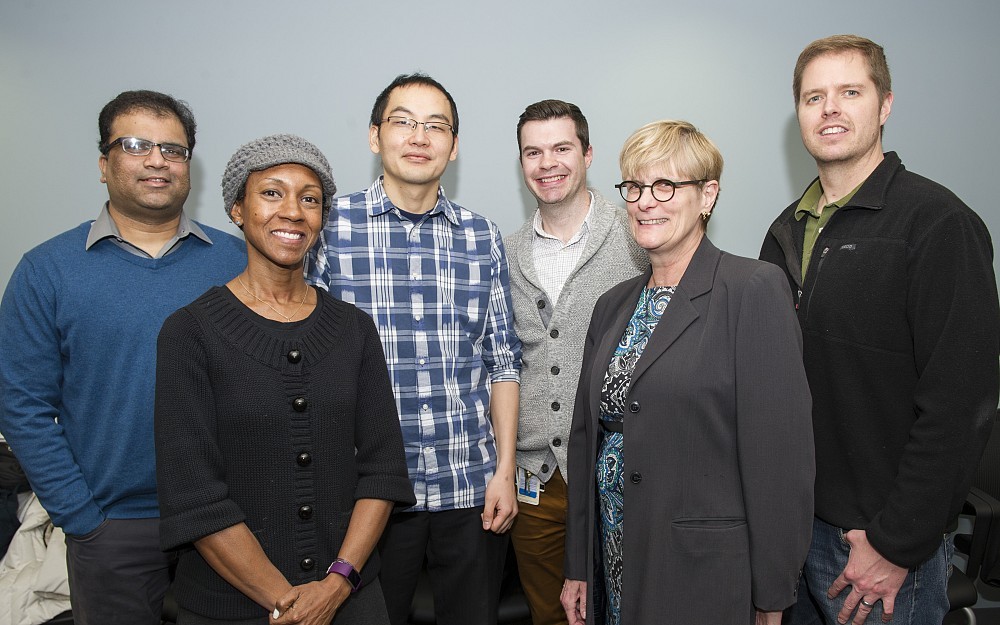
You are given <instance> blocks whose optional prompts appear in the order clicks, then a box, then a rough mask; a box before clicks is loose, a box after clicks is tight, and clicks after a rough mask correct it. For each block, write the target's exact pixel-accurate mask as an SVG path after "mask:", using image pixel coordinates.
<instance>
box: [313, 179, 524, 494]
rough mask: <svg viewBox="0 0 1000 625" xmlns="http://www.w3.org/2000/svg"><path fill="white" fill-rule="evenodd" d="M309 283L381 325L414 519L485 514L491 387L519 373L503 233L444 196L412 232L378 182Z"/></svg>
mask: <svg viewBox="0 0 1000 625" xmlns="http://www.w3.org/2000/svg"><path fill="white" fill-rule="evenodd" d="M306 274H307V276H308V278H309V280H310V281H311V282H313V283H315V284H317V285H318V286H320V287H322V288H326V289H327V290H329V292H330V293H331V294H332V295H334V296H335V297H338V298H340V299H342V300H344V301H346V302H351V303H353V304H355V305H356V306H358V307H359V308H361V309H362V310H364V311H366V312H367V313H368V314H370V315H371V316H372V318H373V319H374V320H375V325H376V326H378V331H379V336H380V337H381V338H382V348H383V349H384V350H385V360H386V364H387V365H388V367H389V375H390V377H391V379H392V384H393V391H394V392H395V395H396V405H397V407H398V408H399V421H400V425H401V427H402V430H403V443H404V445H405V447H406V464H407V467H408V468H409V472H410V481H411V482H413V491H414V494H415V495H416V497H417V504H416V505H415V506H413V507H412V508H410V510H430V511H437V510H451V509H456V508H471V507H473V506H480V505H483V503H484V501H485V493H486V484H487V482H488V481H489V480H490V478H492V477H493V473H494V472H495V470H496V445H495V443H494V440H493V431H492V427H491V424H490V419H489V402H490V392H489V383H490V382H503V381H515V382H516V381H518V379H519V371H520V368H521V343H520V341H519V340H518V338H517V335H516V334H514V324H513V312H512V308H511V299H510V278H509V275H508V273H507V258H506V256H505V254H504V249H503V242H502V240H501V237H500V231H499V230H498V228H497V226H496V224H494V223H493V222H491V221H490V220H488V219H486V218H484V217H481V216H479V215H476V214H475V213H473V212H471V211H469V210H467V209H465V208H462V207H461V206H458V205H457V204H453V203H451V202H449V201H448V198H446V197H445V195H444V190H443V189H439V190H438V201H437V205H435V207H434V208H433V209H432V210H431V211H430V212H428V213H427V214H426V215H425V216H424V217H422V218H421V219H419V220H417V222H416V223H414V222H413V221H411V220H410V219H408V218H407V217H404V216H402V215H400V213H399V209H398V208H396V206H394V205H393V203H392V201H391V200H389V198H388V197H387V196H386V194H385V190H384V188H383V187H382V179H381V178H379V179H378V180H377V181H375V183H374V184H373V185H372V186H371V187H369V188H368V190H367V191H361V192H358V193H354V194H351V195H347V196H343V197H339V198H337V199H336V200H335V201H334V205H333V209H332V210H331V211H330V217H329V219H328V220H327V224H326V227H325V228H324V230H323V232H322V234H321V235H320V241H319V244H318V246H317V247H316V248H314V250H313V252H311V253H310V254H309V257H308V258H307V260H306Z"/></svg>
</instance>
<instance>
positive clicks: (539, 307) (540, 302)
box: [538, 299, 545, 310]
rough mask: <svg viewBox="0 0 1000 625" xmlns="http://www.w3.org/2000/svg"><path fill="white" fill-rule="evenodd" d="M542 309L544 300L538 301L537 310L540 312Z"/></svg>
mask: <svg viewBox="0 0 1000 625" xmlns="http://www.w3.org/2000/svg"><path fill="white" fill-rule="evenodd" d="M543 308H545V300H543V299H540V300H538V310H541V309H543Z"/></svg>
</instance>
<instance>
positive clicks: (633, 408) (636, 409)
mask: <svg viewBox="0 0 1000 625" xmlns="http://www.w3.org/2000/svg"><path fill="white" fill-rule="evenodd" d="M628 411H629V412H639V402H637V401H634V402H632V403H631V404H629V405H628Z"/></svg>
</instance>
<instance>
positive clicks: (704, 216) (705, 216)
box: [701, 211, 712, 221]
mask: <svg viewBox="0 0 1000 625" xmlns="http://www.w3.org/2000/svg"><path fill="white" fill-rule="evenodd" d="M711 214H712V213H710V212H708V211H705V212H703V213H702V214H701V220H702V221H708V217H709V215H711Z"/></svg>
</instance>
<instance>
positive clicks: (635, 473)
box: [629, 471, 642, 484]
mask: <svg viewBox="0 0 1000 625" xmlns="http://www.w3.org/2000/svg"><path fill="white" fill-rule="evenodd" d="M629 479H631V480H632V483H633V484H638V483H639V482H641V481H642V473H639V472H638V471H633V472H632V475H631V477H630V478H629Z"/></svg>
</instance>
